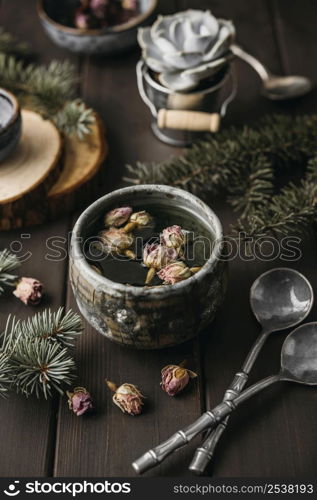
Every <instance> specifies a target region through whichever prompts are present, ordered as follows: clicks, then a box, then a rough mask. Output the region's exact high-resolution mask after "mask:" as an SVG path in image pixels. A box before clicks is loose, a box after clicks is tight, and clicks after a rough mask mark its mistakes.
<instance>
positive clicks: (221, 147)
mask: <svg viewBox="0 0 317 500" xmlns="http://www.w3.org/2000/svg"><path fill="white" fill-rule="evenodd" d="M316 141H317V115H311V116H298V117H296V118H294V117H289V116H283V115H271V116H267V117H265V118H264V119H262V120H260V121H259V122H258V123H257V124H256V125H255V126H253V127H249V126H244V127H242V128H241V127H231V128H228V129H226V130H223V131H221V132H220V133H219V134H217V135H216V136H212V137H210V138H209V139H208V140H205V141H202V142H200V143H198V144H196V145H194V146H193V147H192V148H190V149H189V150H188V151H187V152H186V153H185V154H184V155H183V156H176V157H172V158H171V159H169V160H167V161H164V162H161V163H157V164H155V163H151V164H146V163H137V164H136V165H135V166H131V165H129V166H127V171H128V176H127V177H126V178H125V179H126V180H127V181H128V182H131V183H134V184H150V183H158V184H169V185H172V186H176V187H180V188H183V189H186V190H188V191H191V192H193V193H195V194H198V195H199V196H201V197H203V198H207V200H208V197H209V196H210V195H219V194H220V193H225V194H226V200H227V202H228V203H229V204H230V205H231V206H232V207H233V209H234V210H235V211H237V212H239V214H240V216H239V218H238V221H237V224H236V225H235V226H234V227H233V228H232V231H233V234H234V235H237V234H238V233H239V232H241V233H245V234H246V236H253V237H255V236H256V235H261V236H263V235H266V234H272V233H273V234H289V233H290V232H296V233H304V232H305V231H306V230H307V229H308V228H309V226H310V225H311V223H312V221H314V220H316V217H317V208H316V192H315V188H314V186H315V185H316V183H317V155H316ZM295 169H297V171H298V170H300V171H301V176H302V178H303V175H304V174H305V171H307V176H306V178H304V180H303V181H302V182H300V184H299V185H296V184H295V183H291V184H289V185H287V186H285V182H284V176H285V174H286V175H289V174H291V173H292V171H293V170H295Z"/></svg>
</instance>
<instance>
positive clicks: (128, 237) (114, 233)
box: [99, 227, 136, 259]
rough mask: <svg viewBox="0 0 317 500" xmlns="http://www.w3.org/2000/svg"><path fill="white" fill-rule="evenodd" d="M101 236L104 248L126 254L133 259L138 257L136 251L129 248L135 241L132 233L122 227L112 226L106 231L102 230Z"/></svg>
mask: <svg viewBox="0 0 317 500" xmlns="http://www.w3.org/2000/svg"><path fill="white" fill-rule="evenodd" d="M99 238H100V241H101V243H102V245H103V248H104V250H106V251H108V252H114V253H118V254H121V255H126V256H127V257H129V258H131V259H135V258H136V256H135V254H134V252H132V250H129V248H130V247H131V246H132V245H133V243H134V238H133V236H132V234H130V233H125V232H124V231H123V230H122V229H117V228H115V227H111V228H110V229H108V230H106V231H100V233H99Z"/></svg>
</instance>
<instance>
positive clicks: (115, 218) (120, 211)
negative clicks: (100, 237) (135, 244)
mask: <svg viewBox="0 0 317 500" xmlns="http://www.w3.org/2000/svg"><path fill="white" fill-rule="evenodd" d="M131 214H132V208H131V207H120V208H115V209H114V210H111V211H110V212H108V213H107V214H106V215H105V219H104V221H105V225H106V226H107V227H109V226H115V227H120V226H122V225H123V224H125V223H126V222H127V221H128V220H129V218H130V215H131Z"/></svg>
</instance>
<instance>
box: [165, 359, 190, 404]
mask: <svg viewBox="0 0 317 500" xmlns="http://www.w3.org/2000/svg"><path fill="white" fill-rule="evenodd" d="M161 374H162V382H161V387H162V389H163V391H165V392H166V393H167V394H168V395H169V396H175V395H176V394H177V393H179V392H181V391H182V390H183V389H185V387H186V386H187V384H188V382H189V380H190V379H191V378H195V377H197V373H194V372H192V371H191V370H187V368H184V366H182V363H181V364H180V365H168V366H165V367H164V368H163V369H162V371H161Z"/></svg>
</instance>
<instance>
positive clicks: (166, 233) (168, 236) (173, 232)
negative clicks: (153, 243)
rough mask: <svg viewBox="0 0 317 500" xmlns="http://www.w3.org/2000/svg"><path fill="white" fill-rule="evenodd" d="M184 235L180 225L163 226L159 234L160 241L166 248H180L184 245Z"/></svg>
mask: <svg viewBox="0 0 317 500" xmlns="http://www.w3.org/2000/svg"><path fill="white" fill-rule="evenodd" d="M185 242H186V235H185V234H184V233H183V231H182V228H181V227H180V226H177V225H174V226H170V227H167V228H165V229H164V230H163V231H162V234H161V243H162V245H165V246H166V247H168V248H176V249H178V248H181V247H183V246H184V245H185Z"/></svg>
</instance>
